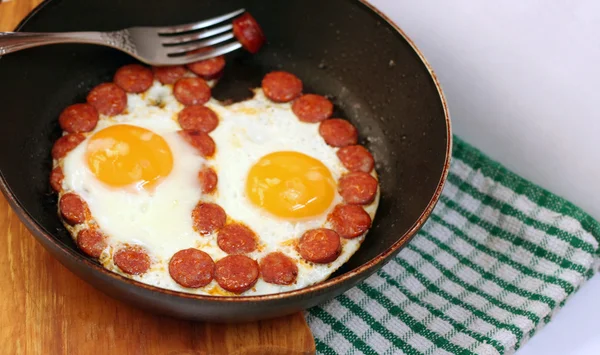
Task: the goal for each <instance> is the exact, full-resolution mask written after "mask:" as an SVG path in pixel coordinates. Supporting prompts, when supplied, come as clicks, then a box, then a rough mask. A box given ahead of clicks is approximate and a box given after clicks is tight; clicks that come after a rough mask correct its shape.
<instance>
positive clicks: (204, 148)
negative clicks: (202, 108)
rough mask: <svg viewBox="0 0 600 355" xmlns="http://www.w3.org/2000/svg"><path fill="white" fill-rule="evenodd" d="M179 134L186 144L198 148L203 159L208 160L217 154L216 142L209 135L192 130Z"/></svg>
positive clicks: (185, 130)
mask: <svg viewBox="0 0 600 355" xmlns="http://www.w3.org/2000/svg"><path fill="white" fill-rule="evenodd" d="M178 133H179V135H180V136H181V137H183V139H185V141H186V142H188V143H189V144H191V145H192V146H193V147H194V148H196V150H197V151H198V153H200V155H202V156H203V157H205V158H208V157H211V156H212V155H213V154H215V149H216V148H215V141H213V139H212V138H210V136H209V135H208V134H206V133H204V132H200V131H193V130H191V129H184V130H182V131H179V132H178Z"/></svg>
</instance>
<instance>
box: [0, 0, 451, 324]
mask: <svg viewBox="0 0 600 355" xmlns="http://www.w3.org/2000/svg"><path fill="white" fill-rule="evenodd" d="M242 7H243V8H246V9H247V10H248V11H249V12H250V13H251V14H252V15H253V16H254V17H255V18H256V19H257V21H258V22H259V23H260V24H261V26H262V28H263V30H264V32H265V34H266V36H267V39H268V43H267V45H266V46H265V47H263V49H262V50H261V51H260V52H259V53H258V54H257V55H250V54H248V53H246V52H244V51H238V52H236V53H233V54H231V55H229V56H228V57H227V66H226V69H225V74H224V76H223V78H222V79H221V81H220V82H219V84H218V85H217V87H216V89H215V90H214V91H213V93H214V96H215V97H216V98H218V99H221V100H226V99H234V100H237V99H242V98H244V97H245V96H248V93H249V91H248V88H251V87H256V86H260V81H261V79H262V77H263V76H264V74H266V73H267V72H269V71H271V70H274V69H283V70H287V71H290V72H292V73H294V74H296V75H297V76H298V77H300V78H301V79H302V80H303V82H304V85H305V91H306V92H314V93H319V94H325V95H329V96H330V97H331V99H332V101H333V102H334V104H335V106H336V112H335V114H334V115H335V116H338V117H344V118H347V119H349V120H350V121H351V122H352V123H353V124H354V125H355V126H356V127H357V128H358V130H359V132H360V140H361V142H360V143H361V144H364V145H365V146H366V147H367V148H368V149H369V150H371V152H373V154H374V156H375V159H376V162H377V166H376V169H377V172H378V174H379V178H380V183H381V202H380V205H379V210H378V212H377V216H376V219H375V221H374V224H373V228H372V229H371V231H370V232H369V234H368V236H367V238H366V240H365V242H364V243H363V245H362V247H361V248H360V250H359V251H358V252H357V253H356V254H355V255H354V256H353V257H352V258H351V260H350V261H349V262H348V263H347V264H346V265H344V267H342V268H341V269H340V270H339V271H338V272H336V274H335V275H333V276H332V277H331V278H330V279H329V280H327V281H325V282H322V283H320V284H317V285H314V286H311V287H308V288H305V289H301V290H298V291H293V292H287V293H281V294H275V295H267V296H254V297H208V296H196V295H190V294H183V293H178V292H173V291H166V290H163V289H159V288H155V287H150V286H147V285H144V284H140V283H137V282H134V281H131V280H129V279H126V278H124V277H121V276H119V275H116V274H114V273H111V272H108V271H105V270H104V269H103V268H102V267H101V266H100V265H99V264H97V263H96V262H94V261H93V260H92V259H89V258H87V257H85V256H84V255H83V254H81V253H80V252H79V251H78V249H77V247H76V246H75V244H74V243H73V241H72V240H71V238H70V236H69V234H68V233H67V231H66V230H65V229H64V228H63V226H62V225H61V223H60V221H59V218H58V217H57V214H56V197H55V195H54V194H53V193H51V190H50V187H49V185H48V176H49V172H50V169H51V157H50V149H51V147H52V144H53V142H54V141H55V140H56V139H57V138H58V137H59V136H60V128H59V126H58V123H57V117H58V114H59V113H60V112H61V110H62V109H63V108H64V107H66V106H68V105H70V104H72V103H75V102H83V101H85V95H86V93H87V92H88V91H89V90H90V89H91V88H92V87H93V86H95V85H97V84H99V83H101V82H104V81H110V80H111V78H112V75H113V74H114V72H115V70H116V69H117V68H118V67H119V66H121V65H123V64H126V63H130V62H133V61H134V60H133V59H132V58H131V57H128V56H127V55H125V54H123V53H121V52H118V51H116V50H113V49H110V48H104V47H99V46H90V45H55V46H47V47H39V48H34V49H30V50H26V51H21V52H17V53H13V54H10V55H6V56H4V57H2V58H1V59H0V102H1V105H0V107H1V110H0V116H1V118H2V121H1V122H2V123H1V130H0V152H2V153H1V154H0V172H1V180H0V188H1V189H2V192H3V193H4V195H5V196H6V197H7V199H8V201H9V203H10V204H11V206H12V208H13V209H14V210H15V211H16V212H17V214H18V215H19V216H20V218H21V220H22V221H23V223H24V224H25V225H26V226H27V227H28V228H29V229H30V230H31V232H32V233H33V235H34V236H35V237H36V238H37V239H38V241H39V242H40V243H41V244H42V245H43V246H44V247H45V248H46V249H47V250H48V251H49V252H50V253H51V254H52V255H53V256H54V257H56V258H57V259H58V260H60V262H61V263H63V264H64V265H65V266H66V267H67V268H69V269H70V270H71V271H72V272H74V273H75V274H77V275H78V276H79V277H81V278H83V279H85V280H86V281H88V282H89V283H91V284H92V285H94V286H95V287H97V288H98V289H100V290H102V291H103V292H105V293H107V294H109V295H111V296H113V297H116V298H118V299H121V300H124V301H127V302H130V303H132V304H134V305H136V306H138V307H142V308H145V309H148V310H150V311H152V312H157V313H162V314H167V315H171V316H175V317H182V318H189V319H196V320H211V321H243V320H256V319H263V318H269V317H275V316H281V315H285V314H289V313H292V312H295V311H298V310H301V309H304V308H308V307H311V306H314V305H316V304H318V303H320V302H324V301H326V300H328V299H331V298H333V297H335V296H336V295H338V294H340V293H342V292H344V291H345V290H347V289H349V288H350V287H352V286H353V285H355V284H356V283H358V282H360V281H361V280H363V279H364V278H366V277H367V276H369V275H370V274H372V273H373V272H375V271H376V270H378V269H379V268H380V267H381V266H382V265H383V264H384V263H385V262H386V261H387V260H389V259H390V258H391V257H393V256H394V255H395V254H397V253H398V251H399V250H400V249H401V248H402V247H403V246H404V245H405V244H406V243H407V242H408V241H409V240H410V238H411V237H412V236H413V235H414V234H415V233H416V231H417V230H418V229H419V228H420V227H421V226H422V225H423V223H424V222H425V220H426V219H427V217H428V216H429V214H430V213H431V210H432V209H433V206H434V205H435V203H436V202H437V200H438V197H439V194H440V192H441V189H442V186H443V183H444V181H445V178H446V174H447V171H448V166H449V159H450V146H451V133H450V122H449V118H448V114H447V111H446V107H445V102H444V99H443V96H442V93H441V89H440V88H439V86H438V84H437V81H436V79H435V77H434V76H433V73H432V72H431V70H430V68H429V67H428V66H427V64H426V63H425V62H424V60H423V58H422V57H421V55H420V53H419V52H418V51H417V50H416V49H415V48H414V46H413V45H412V44H411V43H410V41H409V40H408V39H407V38H406V37H405V36H404V35H403V34H402V33H401V32H400V30H399V29H398V28H397V27H396V26H395V25H394V24H392V23H390V22H389V21H388V20H387V19H386V18H385V17H383V16H382V15H381V14H378V12H377V11H376V10H375V9H373V8H372V7H371V6H370V5H368V4H367V3H362V2H360V1H353V0H328V1H322V0H287V1H277V0H273V1H266V0H227V1H223V0H204V1H197V0H173V1H168V2H167V1H163V0H129V1H121V0H94V1H91V0H89V1H80V0H47V1H45V2H44V3H42V4H41V5H40V6H39V7H38V8H37V9H36V10H35V11H34V12H33V13H32V14H31V15H30V16H29V17H28V18H27V19H25V20H24V21H23V23H22V24H21V25H20V26H19V30H21V31H29V32H43V31H57V32H58V31H85V30H95V31H108V30H116V29H120V28H124V27H129V26H137V25H148V26H157V25H173V24H179V23H187V22H193V21H197V20H199V19H203V18H208V17H212V16H215V15H218V14H222V13H225V12H228V11H232V10H234V9H237V8H242ZM23 267H26V265H23Z"/></svg>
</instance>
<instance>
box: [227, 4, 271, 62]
mask: <svg viewBox="0 0 600 355" xmlns="http://www.w3.org/2000/svg"><path fill="white" fill-rule="evenodd" d="M233 35H234V36H235V38H237V40H238V41H240V43H241V44H242V46H243V47H244V48H245V49H246V50H247V51H248V52H250V53H256V52H258V50H259V49H260V47H262V45H263V44H264V43H265V35H264V34H263V31H262V29H261V28H260V26H259V25H258V22H256V20H255V19H254V17H252V16H251V15H250V14H249V13H247V12H246V13H244V14H243V15H242V16H240V17H238V18H236V19H235V20H233Z"/></svg>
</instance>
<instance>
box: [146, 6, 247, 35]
mask: <svg viewBox="0 0 600 355" xmlns="http://www.w3.org/2000/svg"><path fill="white" fill-rule="evenodd" d="M244 11H246V10H245V9H239V10H235V11H232V12H230V13H228V14H225V15H221V16H217V17H213V18H210V19H208V20H204V21H199V22H195V23H188V24H184V25H176V26H169V27H160V28H157V32H158V34H160V35H168V34H175V33H181V32H189V31H194V30H199V29H201V28H205V27H209V26H212V25H216V24H217V23H219V22H223V21H226V20H229V19H230V18H234V17H236V16H237V15H240V14H241V13H243V12H244Z"/></svg>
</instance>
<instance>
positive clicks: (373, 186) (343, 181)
mask: <svg viewBox="0 0 600 355" xmlns="http://www.w3.org/2000/svg"><path fill="white" fill-rule="evenodd" d="M338 191H339V193H340V195H341V196H342V198H343V199H344V201H346V203H349V204H352V205H367V204H369V203H371V202H373V200H374V199H375V195H376V194H377V180H375V178H374V177H372V176H371V175H369V174H367V173H363V172H362V171H357V172H354V173H350V174H346V175H344V176H342V177H341V178H340V180H339V181H338Z"/></svg>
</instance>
